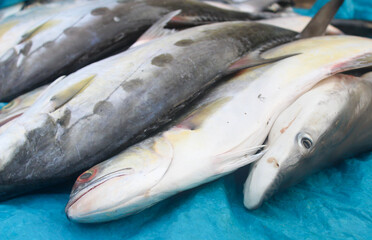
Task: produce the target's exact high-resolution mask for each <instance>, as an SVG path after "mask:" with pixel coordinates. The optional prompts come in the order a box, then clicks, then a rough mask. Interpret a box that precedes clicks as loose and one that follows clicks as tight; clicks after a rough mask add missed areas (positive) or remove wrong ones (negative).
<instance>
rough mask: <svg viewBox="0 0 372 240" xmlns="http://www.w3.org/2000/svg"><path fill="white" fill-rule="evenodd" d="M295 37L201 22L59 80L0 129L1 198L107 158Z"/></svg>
mask: <svg viewBox="0 0 372 240" xmlns="http://www.w3.org/2000/svg"><path fill="white" fill-rule="evenodd" d="M265 33H266V34H265ZM296 35H297V34H296V33H295V32H292V31H288V30H284V29H279V28H276V27H272V26H269V25H262V24H258V23H247V22H228V23H223V24H213V25H208V26H201V27H196V28H192V29H189V30H184V31H181V32H179V33H175V34H173V35H171V36H168V37H165V38H160V39H158V40H154V41H151V42H149V43H148V44H145V45H143V46H141V47H137V48H133V49H130V50H128V51H126V52H124V53H121V54H119V55H116V56H113V57H111V58H107V59H105V60H102V61H100V62H97V63H94V64H91V65H89V66H87V67H85V68H83V69H80V70H79V71H77V72H75V73H73V74H71V75H69V76H67V77H65V78H63V77H62V78H60V79H59V80H56V81H55V82H54V83H53V84H52V85H50V87H49V88H48V89H46V90H45V91H44V93H43V94H42V95H41V96H40V97H39V99H38V100H37V101H36V102H35V104H34V105H33V106H31V107H30V108H29V109H28V110H27V111H26V112H25V113H24V114H23V115H22V116H21V117H19V118H18V119H16V120H15V121H12V122H11V126H8V127H7V129H6V130H5V131H3V133H2V134H1V135H0V143H1V144H0V149H1V151H0V196H1V197H0V198H5V197H9V196H11V195H12V194H17V193H21V192H24V191H28V190H31V189H32V188H37V187H41V186H43V185H50V184H52V183H55V182H59V181H62V180H65V179H66V178H69V177H71V176H73V174H75V173H77V172H80V171H82V170H83V169H86V168H88V167H90V166H92V165H94V164H96V163H98V162H100V161H102V160H105V159H107V157H110V156H112V154H114V153H115V152H117V151H118V150H120V149H123V147H125V146H128V144H129V142H130V141H135V140H136V139H139V138H143V137H144V136H146V135H147V134H148V132H151V130H152V129H155V128H157V127H158V126H159V125H163V124H165V123H166V122H168V121H169V120H170V118H171V116H172V115H174V113H175V112H177V111H178V110H179V109H181V108H182V107H183V106H184V104H185V102H187V101H189V100H190V99H192V98H193V97H195V96H196V95H197V94H198V93H199V92H201V91H202V90H203V89H205V88H206V87H208V86H209V85H211V84H212V83H213V82H215V81H216V80H217V79H218V78H220V77H221V76H222V75H223V73H224V72H226V71H229V66H230V65H231V64H232V63H234V62H235V60H236V59H239V58H240V57H241V56H242V55H244V54H246V53H249V52H251V51H254V50H255V49H259V48H260V47H261V46H264V45H266V44H267V43H270V42H271V41H274V42H275V44H279V42H278V39H279V40H280V41H289V40H291V39H293V38H294V37H295V36H296ZM200 66H203V67H202V68H200ZM41 142H42V143H43V144H41ZM24 164H26V165H27V167H24ZM21 166H22V167H21Z"/></svg>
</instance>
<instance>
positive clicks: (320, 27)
mask: <svg viewBox="0 0 372 240" xmlns="http://www.w3.org/2000/svg"><path fill="white" fill-rule="evenodd" d="M343 2H344V0H331V1H329V2H328V3H327V4H326V5H324V6H323V7H322V8H321V9H320V10H319V11H318V12H317V13H316V14H315V16H314V17H313V18H312V19H311V21H310V22H309V24H307V26H306V27H305V29H304V30H302V32H301V33H300V34H299V35H298V38H309V37H316V36H321V35H323V34H324V33H325V30H326V29H327V26H328V25H329V23H330V22H331V20H332V19H333V17H334V15H335V14H336V13H337V11H338V9H339V8H340V6H341V5H342V3H343Z"/></svg>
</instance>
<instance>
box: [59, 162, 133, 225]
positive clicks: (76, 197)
mask: <svg viewBox="0 0 372 240" xmlns="http://www.w3.org/2000/svg"><path fill="white" fill-rule="evenodd" d="M128 169H130V170H131V171H132V172H133V171H134V170H133V169H132V168H122V169H119V170H117V171H115V172H111V173H108V174H106V175H103V176H102V177H100V178H98V179H97V180H95V181H93V182H92V183H91V184H89V185H88V186H86V187H85V188H88V190H87V191H85V192H84V193H82V194H81V195H77V193H78V192H76V193H75V194H72V195H70V200H69V201H68V203H67V205H66V208H65V212H66V216H67V218H68V219H69V220H72V218H71V217H70V216H69V214H68V210H69V208H70V207H71V206H72V205H74V204H75V203H76V202H77V201H78V200H79V199H80V198H82V197H84V196H85V195H86V194H87V193H89V192H90V191H91V190H93V189H95V188H96V187H98V186H100V185H102V184H103V183H105V182H107V181H109V180H111V179H113V178H117V177H122V176H125V175H128V174H130V173H128ZM102 179H104V180H103V181H101V180H102Z"/></svg>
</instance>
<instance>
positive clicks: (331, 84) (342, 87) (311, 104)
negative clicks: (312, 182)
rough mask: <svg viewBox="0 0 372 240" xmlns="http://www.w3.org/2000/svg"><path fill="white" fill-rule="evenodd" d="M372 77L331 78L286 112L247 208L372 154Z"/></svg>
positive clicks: (250, 188)
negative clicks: (339, 164)
mask: <svg viewBox="0 0 372 240" xmlns="http://www.w3.org/2000/svg"><path fill="white" fill-rule="evenodd" d="M371 126H372V79H370V80H369V81H364V80H362V79H360V78H356V77H352V76H348V75H342V74H340V75H336V76H333V77H330V78H328V79H326V80H324V81H322V82H321V83H319V84H318V85H317V86H316V87H314V88H313V89H312V90H311V91H309V92H307V93H305V94H304V95H303V96H301V97H300V98H299V99H298V100H297V101H296V102H295V103H293V104H292V105H291V106H290V107H289V108H287V109H286V110H285V111H283V112H282V113H281V114H280V116H279V117H278V118H277V120H276V121H275V123H274V125H273V128H272V130H271V131H270V134H269V137H268V142H267V145H268V149H267V152H266V153H265V155H264V156H263V157H262V158H261V159H260V160H259V161H257V162H256V163H255V164H254V165H253V167H252V169H251V171H250V173H249V176H248V179H247V181H246V183H245V190H244V205H245V206H246V207H247V208H249V209H254V208H257V207H259V206H260V205H261V204H262V203H263V201H265V200H266V199H268V198H270V197H271V196H272V195H273V194H275V193H276V192H277V191H279V190H283V189H286V188H288V187H289V186H291V185H293V184H296V183H298V182H300V181H301V180H303V179H304V178H305V177H307V176H309V175H310V174H313V173H314V172H316V171H319V170H321V169H323V168H325V167H328V166H330V165H333V164H335V163H336V162H339V161H341V160H343V159H345V158H348V157H351V156H354V155H355V154H359V153H362V152H365V151H370V150H372V130H371V129H372V128H371Z"/></svg>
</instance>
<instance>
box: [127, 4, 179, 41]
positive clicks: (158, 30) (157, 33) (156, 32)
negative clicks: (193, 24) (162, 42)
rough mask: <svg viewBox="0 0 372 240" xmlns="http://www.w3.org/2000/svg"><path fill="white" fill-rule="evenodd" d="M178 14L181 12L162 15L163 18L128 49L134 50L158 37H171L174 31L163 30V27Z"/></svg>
mask: <svg viewBox="0 0 372 240" xmlns="http://www.w3.org/2000/svg"><path fill="white" fill-rule="evenodd" d="M180 13H181V10H176V11H173V12H170V13H168V14H166V15H164V17H162V18H160V19H159V20H158V21H157V22H156V23H154V24H153V25H152V26H151V27H150V28H149V29H148V30H147V31H146V32H145V33H144V34H142V36H141V37H140V38H138V40H137V41H136V42H135V43H134V44H133V45H132V46H131V47H130V48H134V47H137V46H140V45H142V44H144V43H147V42H149V41H151V40H153V39H156V38H160V37H163V36H167V35H171V34H173V33H175V32H176V30H174V29H165V28H164V27H165V25H167V23H168V22H169V21H171V20H172V18H174V17H175V16H177V15H178V14H180Z"/></svg>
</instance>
